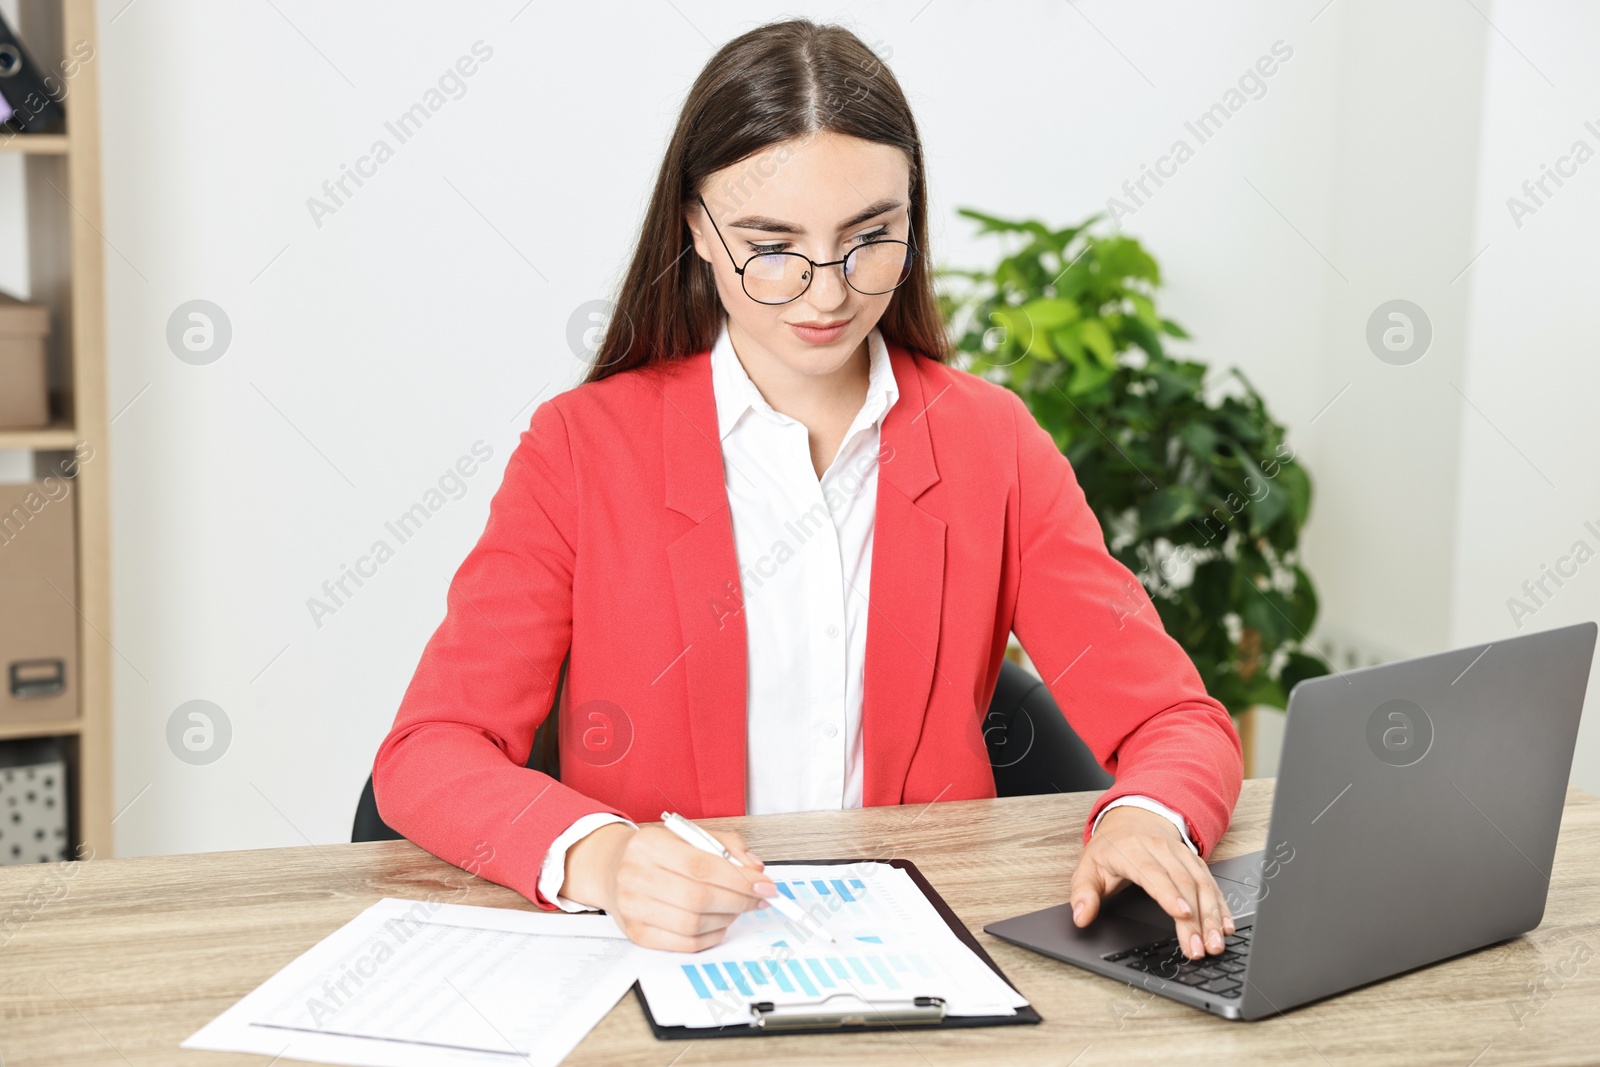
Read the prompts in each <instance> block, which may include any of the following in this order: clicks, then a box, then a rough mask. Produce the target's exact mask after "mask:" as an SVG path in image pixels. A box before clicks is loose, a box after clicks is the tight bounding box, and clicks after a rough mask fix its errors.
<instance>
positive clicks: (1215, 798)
mask: <svg viewBox="0 0 1600 1067" xmlns="http://www.w3.org/2000/svg"><path fill="white" fill-rule="evenodd" d="M927 230H928V200H927V175H926V171H925V169H924V160H923V154H922V148H921V144H920V141H919V139H918V135H917V128H916V124H915V122H914V120H913V118H912V115H911V111H910V109H909V107H908V106H907V103H906V100H905V97H904V95H903V94H902V92H901V89H900V86H899V84H898V83H897V82H896V80H895V78H894V76H893V75H892V74H891V73H890V72H889V70H888V69H887V68H886V67H885V66H883V65H882V64H881V63H880V62H879V61H878V59H877V57H876V56H875V55H874V54H873V52H872V51H871V50H870V49H869V48H868V47H867V46H866V45H865V44H863V43H862V42H861V40H860V39H859V38H857V37H856V36H854V35H853V34H851V33H850V32H848V31H847V30H844V29H842V28H839V27H835V26H818V25H815V24H813V23H811V22H809V21H807V20H803V19H798V20H792V21H786V22H781V23H776V24H773V25H768V26H764V27H760V28H758V29H755V30H752V31H750V32H749V33H746V34H744V35H742V36H740V37H738V38H737V39H735V40H733V41H731V42H729V43H728V44H727V45H726V46H725V47H723V48H722V49H721V50H720V51H719V52H718V53H717V54H716V55H715V56H714V57H713V58H712V59H711V61H710V63H708V64H707V66H706V67H705V69H704V71H702V73H701V74H700V76H699V78H698V79H697V80H696V82H695V84H694V86H693V88H692V90H691V91H690V93H689V96H688V99H687V101H686V102H685V104H684V107H683V109H682V113H681V115H680V117H679V120H678V125H677V128H676V130H675V132H674V134H673V137H672V141H671V144H670V145H669V147H668V149H667V154H666V158H665V161H664V162H663V164H662V167H661V170H660V173H659V176H658V178H657V180H656V185H655V191H654V194H653V196H652V198H651V202H650V206H649V209H648V212H647V214H646V217H645V220H644V224H643V230H642V233H641V236H640V240H639V243H638V246H637V248H636V249H635V251H634V254H633V258H632V262H631V265H630V267H629V269H628V271H627V274H626V277H625V279H624V281H623V284H622V287H621V290H620V294H619V295H618V298H617V300H616V311H615V314H614V316H613V318H612V321H611V323H610V325H609V327H608V329H607V330H606V333H605V338H604V342H603V344H602V345H601V347H600V350H599V352H598V354H597V357H596V360H595V363H594V365H593V367H592V368H591V369H590V371H589V373H588V375H587V377H586V379H585V380H584V382H583V383H582V384H580V385H579V386H577V387H576V388H574V389H571V390H569V391H568V392H566V393H563V394H561V395H559V396H556V397H554V398H552V399H549V400H546V401H545V402H543V403H541V404H540V405H539V406H538V407H537V408H536V409H535V411H534V413H533V416H532V419H531V423H530V425H529V427H528V429H527V431H526V432H525V433H524V434H523V435H522V438H521V441H520V443H519V445H518V447H517V448H516V450H515V452H514V453H513V455H512V456H511V458H510V460H509V462H508V464H507V467H506V471H505V476H504V481H503V482H502V484H501V486H500V488H499V489H498V491H497V492H496V494H495V496H494V499H493V501H492V503H491V507H490V516H489V521H488V525H487V527H486V528H485V530H484V532H483V535H482V537H481V539H480V540H479V542H478V544H477V545H476V547H475V548H474V549H473V550H472V552H471V553H470V554H469V555H468V556H467V558H466V560H465V562H464V563H463V564H462V565H461V568H460V569H459V571H458V572H457V573H456V575H455V578H454V580H453V581H452V582H451V584H450V588H449V591H448V598H447V612H446V616H445V619H444V621H443V623H442V624H441V625H440V626H439V628H438V631H437V632H436V633H435V634H434V635H433V637H432V639H431V640H430V641H429V642H428V645H427V647H426V649H425V651H424V652H423V655H422V659H421V662H420V663H419V664H418V667H417V670H416V675H415V677H414V678H413V680H412V682H411V685H410V687H409V688H408V690H407V692H406V694H405V697H404V700H403V702H402V704H401V706H400V709H399V712H398V714H397V716H396V718H395V722H394V726H393V729H392V730H391V731H390V733H389V735H388V737H387V738H386V739H385V740H384V742H383V745H382V747H381V748H380V750H379V752H378V756H377V760H376V764H375V768H374V785H375V790H376V796H377V800H378V805H379V809H380V811H381V814H382V816H383V818H384V819H385V821H387V822H388V823H389V825H390V826H392V827H394V828H395V829H396V830H398V831H400V832H401V833H402V834H404V835H405V836H406V837H408V838H410V839H411V840H413V841H415V842H416V843H417V844H419V845H421V846H422V847H423V848H426V849H428V850H429V851H431V852H433V853H435V854H437V855H439V856H441V857H443V858H444V859H446V860H449V861H451V862H453V863H457V864H459V865H461V866H464V867H467V868H468V869H471V870H473V871H474V872H476V873H478V874H480V875H482V876H483V877H485V878H488V879H490V880H492V881H494V882H497V883H500V884H502V885H506V886H510V887H511V888H513V889H515V890H517V891H518V892H520V893H522V894H523V895H524V896H526V897H527V898H528V899H529V900H531V901H533V902H534V903H536V904H537V905H539V906H540V907H541V908H546V909H555V908H564V909H567V910H578V909H581V908H586V907H600V908H604V909H605V910H606V911H607V912H609V913H610V914H611V915H612V917H613V918H615V919H616V921H617V923H618V925H619V926H620V927H621V928H622V929H623V930H624V931H625V932H626V933H627V935H628V936H629V937H630V938H632V939H633V940H634V941H636V942H638V943H639V944H641V945H646V946H650V947H656V948H667V949H679V950H694V949H699V948H704V947H706V946H708V945H711V944H714V943H716V942H717V941H719V940H720V939H721V938H722V936H723V933H724V931H725V930H726V928H727V926H728V924H729V923H731V922H732V921H733V920H734V918H736V917H737V916H738V915H739V914H740V913H741V912H744V911H748V910H750V909H753V908H757V907H761V906H764V903H765V901H764V898H765V897H770V896H772V895H774V893H775V892H776V889H775V886H774V884H773V882H772V881H771V880H770V879H769V878H768V877H767V876H766V875H765V874H764V873H763V872H762V868H761V863H760V860H759V859H758V858H757V857H755V856H753V855H751V854H750V853H749V851H748V850H747V849H746V848H745V847H744V843H743V842H742V840H741V839H740V838H739V836H738V835H736V834H731V833H725V834H719V835H718V836H719V838H720V839H721V840H722V841H723V842H724V844H725V845H726V847H727V848H728V849H729V850H730V852H732V854H734V855H736V856H738V857H740V858H741V859H742V860H743V861H744V862H745V863H746V864H747V865H748V866H747V867H746V868H744V869H740V868H737V867H735V866H733V865H732V864H729V863H727V862H725V861H723V860H720V859H717V858H716V857H713V856H710V855H708V854H706V853H704V852H701V851H699V850H697V849H695V848H693V847H692V846H690V845H688V844H686V843H685V842H684V841H682V840H680V839H679V838H677V837H675V836H673V835H672V834H671V833H669V832H668V831H666V830H665V829H663V828H662V827H661V826H660V825H659V824H658V823H657V820H658V819H659V818H660V816H661V814H662V813H663V812H664V811H669V810H670V811H676V812H678V813H679V814H682V815H684V816H687V817H689V818H691V819H694V818H702V817H705V818H710V817H717V816H727V815H741V814H762V813H768V812H781V811H797V810H816V809H837V808H847V807H860V806H864V805H883V804H918V805H926V804H929V803H931V802H934V801H939V800H959V799H968V798H977V797H992V796H994V795H995V787H994V779H993V773H992V768H991V766H990V763H989V761H988V758H987V750H986V747H985V743H984V740H983V737H982V734H981V731H980V720H981V718H982V715H983V712H984V710H986V709H987V707H988V703H989V699H990V697H991V696H992V694H993V692H994V688H995V683H996V679H997V678H998V676H999V671H1000V664H1001V659H1002V657H1003V655H1004V650H1005V647H1006V644H1007V641H1008V638H1009V636H1010V634H1011V633H1013V632H1015V634H1016V635H1017V637H1018V639H1019V640H1020V641H1021V642H1022V644H1023V647H1024V648H1025V649H1026V650H1027V652H1028V654H1029V656H1030V658H1031V659H1032V661H1033V663H1034V664H1035V666H1036V667H1037V668H1038V669H1039V671H1040V674H1041V676H1042V677H1043V678H1044V680H1045V681H1046V683H1047V685H1048V687H1049V689H1050V692H1051V693H1052V695H1053V696H1054V697H1055V699H1056V701H1057V703H1058V704H1059V705H1060V706H1061V708H1062V709H1063V711H1064V712H1065V714H1066V716H1067V718H1068V719H1069V721H1070V723H1071V725H1072V727H1073V728H1074V729H1075V730H1076V732H1077V733H1078V735H1079V736H1080V737H1082V738H1083V740H1084V742H1085V743H1086V744H1087V745H1088V746H1089V748H1090V749H1091V750H1092V751H1093V753H1094V754H1095V756H1096V758H1097V759H1098V760H1099V761H1100V763H1101V764H1102V766H1104V767H1105V768H1106V769H1107V770H1109V771H1111V772H1112V773H1114V774H1115V775H1116V777H1117V780H1116V784H1115V785H1114V786H1113V787H1112V788H1111V789H1109V790H1108V791H1107V792H1106V793H1105V794H1104V795H1103V796H1101V797H1100V798H1099V799H1098V800H1097V801H1096V803H1095V804H1094V806H1093V808H1092V809H1091V811H1090V812H1089V816H1088V818H1087V820H1086V822H1085V825H1084V827H1083V834H1084V839H1085V842H1086V843H1085V847H1084V851H1083V854H1082V856H1081V858H1080V860H1079V863H1078V866H1077V868H1076V870H1075V872H1074V874H1073V877H1072V883H1071V886H1070V895H1071V898H1072V899H1073V900H1074V902H1075V903H1076V905H1077V907H1076V909H1075V914H1076V915H1077V921H1078V922H1079V923H1080V924H1086V923H1088V922H1089V921H1090V920H1091V919H1092V918H1093V917H1094V915H1095V913H1096V910H1097V908H1098V906H1099V903H1100V900H1101V899H1102V898H1103V897H1104V896H1106V895H1107V894H1109V893H1112V892H1114V891H1116V890H1117V889H1119V888H1121V887H1122V886H1124V885H1126V884H1128V883H1130V882H1131V883H1136V884H1138V885H1140V886H1142V887H1144V889H1145V890H1146V891H1148V892H1149V893H1150V895H1151V896H1152V897H1153V898H1154V899H1155V900H1156V901H1158V902H1159V903H1160V904H1161V905H1162V906H1163V907H1164V908H1165V910H1166V911H1167V912H1168V913H1169V914H1171V915H1172V917H1173V919H1174V921H1175V924H1176V928H1177V931H1178V934H1179V939H1180V942H1181V943H1182V944H1183V945H1184V947H1185V948H1186V949H1187V950H1188V952H1189V954H1190V955H1191V956H1200V955H1203V954H1205V953H1206V952H1208V951H1209V952H1220V951H1222V948H1223V937H1224V936H1225V935H1226V934H1229V933H1232V930H1233V921H1232V918H1231V916H1230V915H1229V913H1228V908H1227V905H1226V903H1225V902H1224V900H1223V898H1222V894H1221V893H1220V892H1219V891H1218V888H1217V886H1216V883H1215V882H1214V881H1213V880H1212V878H1211V876H1210V873H1209V871H1208V870H1207V868H1206V866H1205V864H1204V862H1203V861H1202V857H1204V856H1205V855H1207V854H1209V852H1210V849H1211V848H1212V847H1213V846H1214V845H1215V844H1216V842H1217V840H1218V839H1219V838H1220V837H1221V836H1222V833H1223V831H1224V830H1225V829H1226V828H1227V825H1228V820H1229V817H1230V815H1231V812H1232V809H1233V804H1234V802H1235V801H1236V800H1237V798H1238V793H1239V789H1240V779H1241V759H1240V748H1239V742H1238V738H1237V735H1236V734H1235V732H1234V730H1233V727H1232V725H1231V722H1230V720H1229V718H1228V714H1227V712H1226V710H1225V709H1224V708H1223V707H1222V706H1221V705H1220V704H1218V703H1217V702H1216V701H1215V700H1214V699H1212V698H1211V697H1209V696H1208V695H1207V694H1206V692H1205V689H1204V687H1203V685H1202V683H1201V681H1200V678H1199V675H1198V673H1197V672H1196V670H1195V668H1194V666H1193V664H1192V663H1191V662H1190V661H1189V659H1188V658H1187V656H1186V655H1185V654H1184V652H1183V650H1182V649H1181V648H1180V647H1179V646H1178V645H1177V644H1176V642H1174V641H1173V640H1172V639H1171V637H1169V636H1168V635H1167V633H1166V632H1165V631H1164V629H1163V628H1162V625H1161V620H1160V618H1159V617H1158V615H1157V613H1156V610H1155V607H1154V605H1153V604H1152V603H1151V602H1150V600H1149V599H1148V597H1147V596H1146V595H1145V593H1144V591H1143V589H1142V587H1141V586H1140V585H1139V583H1138V581H1137V580H1136V579H1135V578H1134V577H1133V575H1132V574H1131V573H1130V572H1129V571H1128V570H1127V569H1126V568H1124V567H1123V566H1122V565H1121V564H1120V563H1118V562H1117V561H1116V560H1115V559H1114V558H1113V557H1112V556H1111V555H1110V553H1109V552H1108V551H1107V549H1106V546H1105V542H1104V539H1103V535H1102V531H1101V529H1100V526H1099V524H1098V522H1097V521H1096V519H1095V516H1094V513H1093V512H1092V511H1091V510H1090V508H1089V506H1088V504H1087V503H1086V502H1085V500H1084V496H1083V493H1082V491H1081V490H1080V489H1079V487H1078V483H1077V480H1076V478H1075V477H1074V475H1073V472H1072V468H1071V466H1070V465H1069V463H1068V462H1067V460H1066V458H1065V457H1064V456H1063V455H1062V454H1061V451H1060V449H1059V448H1058V447H1057V446H1056V444H1055V443H1054V442H1053V441H1052V439H1051V438H1050V436H1049V434H1047V433H1046V432H1045V431H1044V430H1043V429H1041V428H1040V427H1039V425H1038V424H1037V423H1036V422H1035V421H1034V420H1033V418H1032V417H1031V415H1030V414H1029V412H1028V410H1027V408H1026V407H1025V406H1024V405H1023V404H1022V403H1021V401H1020V400H1019V399H1018V398H1017V396H1016V395H1015V394H1013V393H1011V392H1009V391H1007V390H1005V389H1003V388H1001V387H999V386H997V385H994V384H992V383H989V382H987V381H985V380H983V379H981V378H979V377H977V376H975V375H973V374H970V373H968V372H966V371H962V370H959V369H956V368H954V367H952V366H951V365H950V363H949V359H950V355H951V353H950V349H949V344H948V341H947V339H946V336H945V330H944V327H943V324H942V323H941V320H940V318H939V316H938V313H937V304H936V301H935V297H934V292H933V287H932V282H931V277H930V273H929V260H928V254H927V249H928V238H927ZM564 663H565V670H566V675H565V681H564V686H565V688H564V689H563V690H562V694H561V701H560V703H561V707H560V709H559V710H558V712H557V714H558V721H559V722H560V724H561V729H560V730H559V731H558V733H559V739H560V759H559V775H560V777H559V780H557V778H555V777H552V776H551V775H548V774H545V773H543V772H541V771H539V770H536V769H532V768H529V767H527V766H525V764H526V763H527V762H528V758H529V755H530V751H531V748H532V744H533V739H534V735H535V731H536V729H537V728H538V727H539V725H540V723H541V721H542V720H543V719H544V717H545V716H546V715H547V714H548V713H549V709H550V705H551V701H552V697H553V694H554V693H555V691H556V687H557V682H558V677H559V675H560V672H561V671H562V669H563V664H564Z"/></svg>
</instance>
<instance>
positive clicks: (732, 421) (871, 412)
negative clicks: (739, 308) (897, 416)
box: [711, 312, 900, 440]
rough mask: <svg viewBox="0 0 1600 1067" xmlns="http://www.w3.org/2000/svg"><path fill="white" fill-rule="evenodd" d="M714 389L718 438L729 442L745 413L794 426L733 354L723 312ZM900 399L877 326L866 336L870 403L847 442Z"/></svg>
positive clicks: (715, 348)
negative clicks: (775, 407) (753, 413)
mask: <svg viewBox="0 0 1600 1067" xmlns="http://www.w3.org/2000/svg"><path fill="white" fill-rule="evenodd" d="M711 386H712V390H713V392H714V393H715V394H716V401H717V427H718V436H719V437H720V438H724V439H725V438H726V437H727V436H728V434H729V433H731V432H732V431H733V428H734V426H735V425H737V424H738V422H739V419H740V418H741V417H742V416H743V415H744V413H745V412H746V411H754V412H756V413H757V414H758V415H760V416H761V417H762V418H765V419H768V420H770V421H772V422H774V423H780V424H781V423H786V422H792V421H793V420H792V419H790V418H789V417H788V416H787V415H781V414H779V413H778V412H776V411H774V410H773V408H772V405H771V404H768V403H767V401H766V398H765V397H763V396H762V395H761V391H760V390H759V389H757V388H756V386H755V383H754V382H752V381H751V380H750V375H749V374H748V373H747V372H746V371H745V369H744V364H742V363H740V362H739V356H738V354H737V353H735V352H734V350H733V342H732V340H730V339H729V337H728V316H727V313H726V312H724V313H723V315H722V324H721V326H720V327H719V328H718V330H717V339H716V342H715V343H713V344H712V346H711ZM899 398H900V387H899V385H898V384H897V383H896V382H895V380H894V368H893V366H891V365H890V362H889V348H888V345H887V344H885V343H884V339H883V334H882V333H881V332H880V331H879V330H878V328H877V327H876V326H874V327H873V328H872V329H871V330H870V331H868V333H867V399H866V402H865V403H863V404H862V405H861V411H860V412H859V413H858V414H857V415H856V418H855V422H853V423H852V424H851V426H850V429H849V430H848V431H847V432H846V433H845V438H846V440H848V439H849V438H850V436H851V435H852V434H854V433H855V432H856V430H857V429H859V428H860V427H862V426H870V425H872V424H874V423H876V422H878V420H880V419H881V418H883V416H884V414H885V413H886V412H888V410H889V409H890V408H891V407H893V406H894V402H895V401H896V400H898V399H899Z"/></svg>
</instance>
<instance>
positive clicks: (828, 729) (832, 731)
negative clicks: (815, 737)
mask: <svg viewBox="0 0 1600 1067" xmlns="http://www.w3.org/2000/svg"><path fill="white" fill-rule="evenodd" d="M838 733H839V728H838V727H837V726H835V725H833V723H831V722H830V723H827V724H826V725H824V726H823V727H822V734H823V736H824V737H834V736H836V735H837V734H838Z"/></svg>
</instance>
